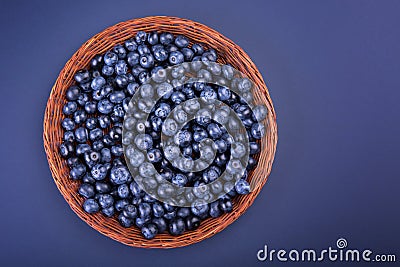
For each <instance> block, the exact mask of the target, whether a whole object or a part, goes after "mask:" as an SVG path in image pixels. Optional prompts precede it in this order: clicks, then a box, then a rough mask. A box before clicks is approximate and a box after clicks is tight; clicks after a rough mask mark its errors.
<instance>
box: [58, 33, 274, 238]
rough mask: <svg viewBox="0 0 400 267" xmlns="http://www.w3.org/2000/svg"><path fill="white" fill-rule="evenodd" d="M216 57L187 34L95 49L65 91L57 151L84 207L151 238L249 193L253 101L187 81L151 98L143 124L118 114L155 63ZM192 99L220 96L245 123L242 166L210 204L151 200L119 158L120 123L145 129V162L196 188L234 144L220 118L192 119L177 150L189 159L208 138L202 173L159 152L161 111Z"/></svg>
mask: <svg viewBox="0 0 400 267" xmlns="http://www.w3.org/2000/svg"><path fill="white" fill-rule="evenodd" d="M216 60H217V53H216V51H215V50H213V49H208V50H206V49H205V48H204V47H203V46H202V45H201V44H193V45H189V40H188V39H187V38H186V37H185V36H182V35H179V36H174V35H172V34H170V33H165V32H164V33H157V32H152V33H145V32H138V33H137V34H136V36H135V37H134V38H132V39H129V40H127V41H125V43H124V44H123V45H116V46H115V47H114V48H113V49H112V50H110V51H108V52H106V53H105V54H104V55H96V56H95V57H94V58H93V59H92V60H91V63H90V68H89V69H82V70H79V71H78V72H77V73H76V74H75V76H74V78H75V81H76V84H75V85H72V86H71V87H69V88H68V89H67V92H66V100H67V103H66V104H65V105H64V107H63V113H64V115H65V118H64V119H63V120H62V122H61V126H62V128H63V129H64V130H65V131H64V137H63V142H62V144H61V145H60V154H61V155H62V156H63V157H64V158H65V159H66V162H67V164H68V166H69V168H70V178H71V179H73V180H79V181H81V184H80V186H79V189H78V193H79V194H80V195H82V196H83V197H84V198H85V199H86V200H85V202H84V204H83V209H84V210H85V211H86V212H87V213H97V212H101V213H102V214H104V215H105V216H107V217H114V216H116V217H117V218H118V220H119V222H120V224H121V225H122V226H124V227H131V226H133V225H136V226H137V227H139V228H140V229H141V232H142V234H143V236H144V237H145V238H147V239H152V238H154V237H155V235H156V234H157V233H162V232H165V231H167V230H168V232H169V233H170V234H171V235H180V234H182V233H183V232H184V231H185V230H194V229H196V228H198V227H199V225H200V222H201V220H204V219H205V218H207V217H213V218H215V217H219V216H220V215H222V214H223V213H225V212H230V211H232V208H233V207H232V201H231V200H232V198H233V197H235V196H236V195H237V194H247V193H249V191H250V186H249V183H248V182H247V175H248V172H249V171H251V170H252V169H253V168H254V167H255V166H256V165H257V160H256V159H255V158H257V154H258V153H259V152H260V145H259V143H258V142H257V140H259V139H261V138H262V136H263V135H264V131H265V130H264V127H263V126H262V124H261V123H258V122H259V121H262V120H263V119H264V118H265V117H266V115H267V109H266V108H265V107H263V106H256V107H255V108H254V109H253V110H252V109H251V108H250V107H249V106H248V105H247V104H246V101H245V100H244V99H242V98H241V97H240V96H238V95H237V94H235V93H233V92H231V91H230V90H229V89H228V88H226V87H223V86H211V85H207V84H206V83H191V84H187V85H185V86H176V88H174V89H173V91H171V92H170V93H169V95H168V96H165V97H164V98H163V101H162V102H159V103H157V105H156V107H155V108H154V109H153V110H152V112H151V114H150V117H149V119H148V120H147V121H145V122H144V123H143V125H138V123H137V121H135V120H134V119H132V120H130V119H125V120H124V117H125V115H126V113H127V111H128V109H129V104H130V100H131V98H132V96H133V95H134V94H135V93H136V92H137V90H138V88H139V87H140V86H141V85H142V84H144V83H146V81H147V80H148V79H149V78H150V77H152V76H154V75H155V74H156V73H159V71H160V69H163V68H167V67H169V66H175V65H179V64H181V63H183V62H196V61H201V62H215V61H216ZM227 75H229V70H228V71H227ZM241 83H242V84H240V85H238V86H242V87H248V84H247V83H246V81H245V80H244V79H243V80H241ZM195 97H207V98H210V97H212V98H215V99H218V100H220V101H223V102H224V103H227V104H228V105H229V106H230V107H231V108H232V109H233V110H234V111H235V112H236V114H237V115H238V117H239V118H240V119H241V121H242V123H243V124H244V125H245V126H246V129H247V135H248V140H249V150H250V157H249V161H248V165H247V170H246V171H245V172H244V174H243V176H242V177H241V179H240V180H239V181H238V182H237V183H236V184H235V185H234V188H233V190H230V191H229V192H226V194H225V195H224V196H223V197H221V198H219V199H218V200H217V201H214V202H212V203H209V204H205V205H202V206H193V207H180V206H174V205H170V204H167V203H163V202H161V201H159V200H157V199H155V198H153V197H152V196H150V195H149V194H147V193H146V192H145V191H144V190H142V188H141V187H140V186H139V185H138V184H137V183H136V182H135V181H134V179H133V178H132V176H131V174H130V172H129V170H128V167H127V164H126V161H125V158H124V149H123V146H122V143H123V140H122V131H123V128H124V127H143V131H144V134H143V135H141V138H140V139H138V140H136V139H135V143H136V146H142V147H143V148H144V149H145V150H146V151H147V155H146V156H147V157H148V159H149V161H151V162H152V163H153V164H154V166H155V168H156V169H157V170H158V171H159V172H160V173H161V175H162V177H163V178H164V179H166V180H168V181H171V182H172V183H173V184H176V185H178V186H182V187H183V186H195V187H196V186H199V185H201V184H207V183H209V182H211V181H214V180H215V179H216V178H218V176H220V175H221V173H222V172H224V171H225V168H227V167H226V166H229V165H228V164H227V163H228V162H227V161H228V160H229V158H230V155H231V154H230V153H231V149H230V148H231V146H232V145H233V144H232V143H231V141H230V139H229V135H228V134H227V133H226V131H225V129H224V128H223V127H221V125H220V124H218V122H216V121H201V120H194V121H191V122H188V123H187V126H185V128H184V129H183V131H181V132H180V134H179V142H178V144H179V149H180V150H181V153H182V154H183V155H184V156H187V157H190V158H192V159H197V158H198V157H199V154H198V153H199V143H200V142H201V140H202V139H204V138H211V139H213V140H214V142H215V146H216V149H217V151H218V153H217V157H216V158H215V160H214V162H213V164H212V165H211V166H210V167H208V168H207V169H205V170H204V171H202V172H199V173H192V172H189V173H187V172H182V171H181V170H179V169H177V168H176V167H174V166H171V163H170V162H169V161H168V160H167V159H166V155H165V154H166V153H170V151H169V152H167V151H164V150H163V148H162V147H161V146H160V140H159V139H160V134H161V132H163V131H164V132H165V131H167V130H165V129H166V128H168V127H166V126H165V125H164V124H166V123H168V122H167V121H166V120H165V118H166V117H167V115H168V114H169V113H170V112H171V111H172V110H173V109H174V107H175V106H176V105H178V104H180V103H181V102H183V101H185V100H189V99H192V98H195ZM177 116H178V115H177ZM163 129H164V130H163Z"/></svg>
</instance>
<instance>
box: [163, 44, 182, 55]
mask: <svg viewBox="0 0 400 267" xmlns="http://www.w3.org/2000/svg"><path fill="white" fill-rule="evenodd" d="M165 50H167V52H168V53H171V52H176V51H178V50H179V48H178V47H177V46H176V45H175V44H169V45H167V46H166V47H165Z"/></svg>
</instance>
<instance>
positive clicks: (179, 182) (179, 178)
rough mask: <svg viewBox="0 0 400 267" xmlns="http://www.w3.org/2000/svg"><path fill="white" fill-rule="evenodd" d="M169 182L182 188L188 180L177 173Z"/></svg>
mask: <svg viewBox="0 0 400 267" xmlns="http://www.w3.org/2000/svg"><path fill="white" fill-rule="evenodd" d="M171 182H172V183H173V184H175V185H177V186H179V187H184V186H185V185H186V183H187V182H188V179H187V177H186V176H185V175H183V174H180V173H178V174H176V175H175V176H174V177H172V180H171Z"/></svg>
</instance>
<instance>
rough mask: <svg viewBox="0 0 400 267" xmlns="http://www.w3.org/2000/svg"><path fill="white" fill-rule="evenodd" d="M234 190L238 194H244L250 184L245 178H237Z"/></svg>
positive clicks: (248, 190)
mask: <svg viewBox="0 0 400 267" xmlns="http://www.w3.org/2000/svg"><path fill="white" fill-rule="evenodd" d="M235 190H236V192H237V193H238V194H240V195H246V194H248V193H250V185H249V183H248V182H247V181H245V180H239V181H238V182H237V183H236V184H235Z"/></svg>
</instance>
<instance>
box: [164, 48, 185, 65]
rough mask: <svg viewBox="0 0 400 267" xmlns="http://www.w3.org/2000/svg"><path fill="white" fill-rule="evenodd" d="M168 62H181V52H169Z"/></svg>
mask: <svg viewBox="0 0 400 267" xmlns="http://www.w3.org/2000/svg"><path fill="white" fill-rule="evenodd" d="M168 60H169V63H171V65H178V64H182V63H183V61H184V56H183V54H182V53H181V52H179V51H173V52H171V53H170V54H169V59H168Z"/></svg>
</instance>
